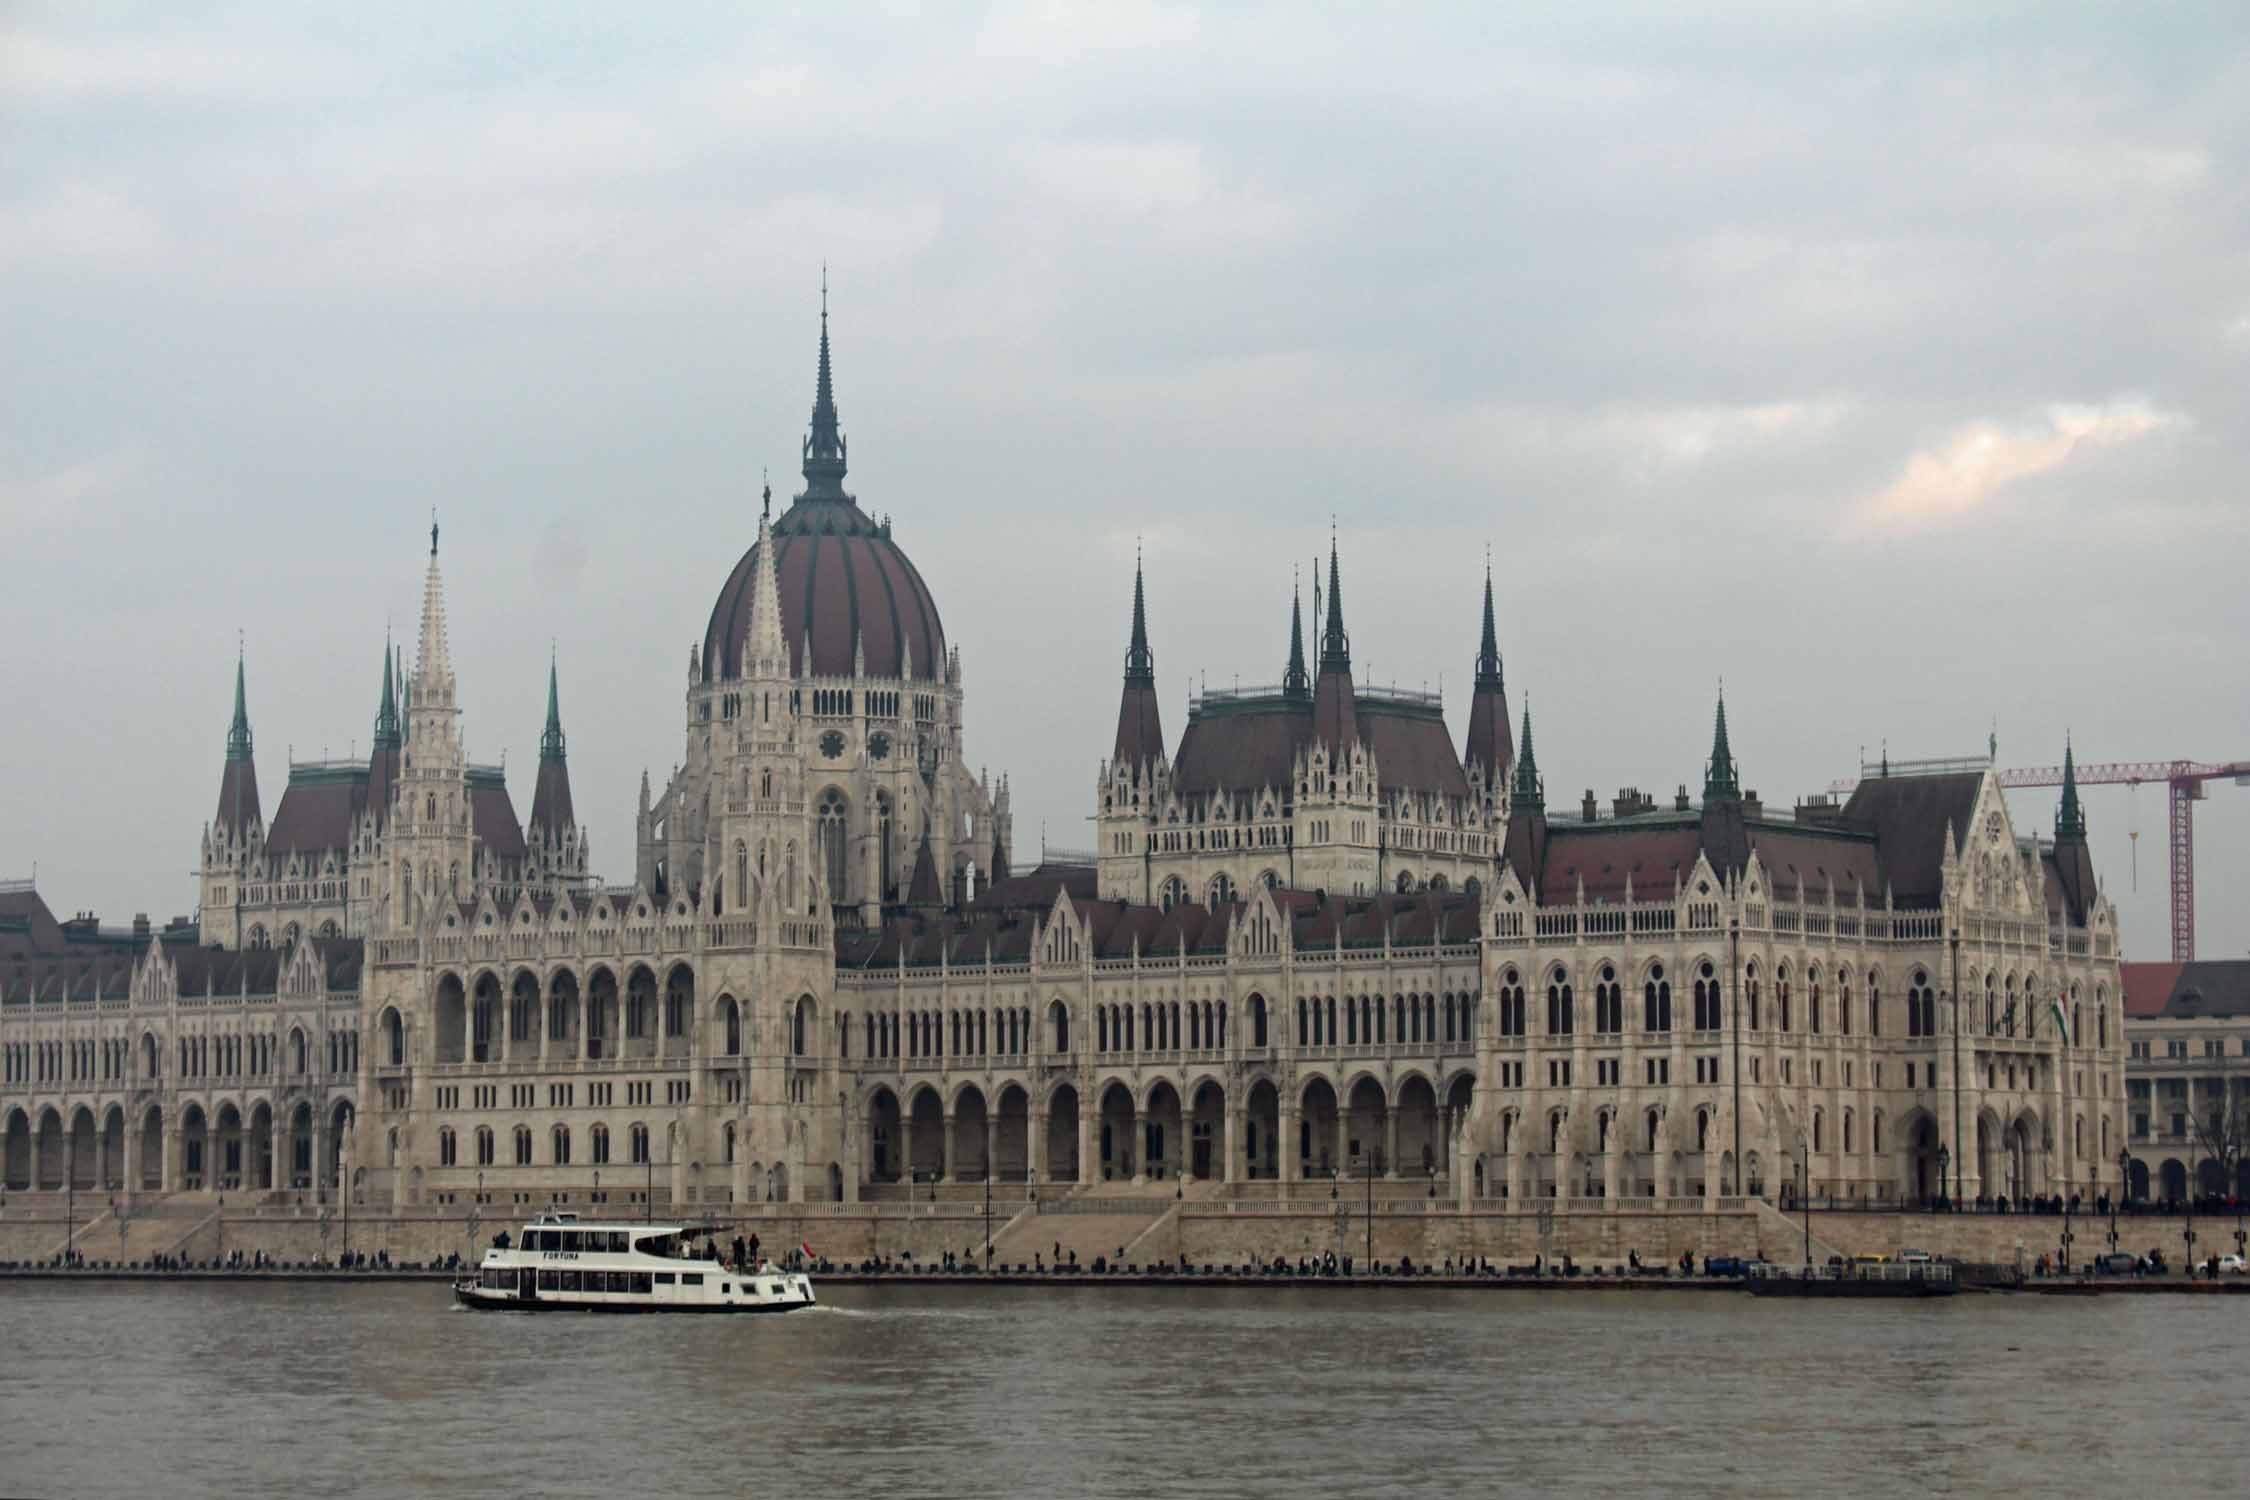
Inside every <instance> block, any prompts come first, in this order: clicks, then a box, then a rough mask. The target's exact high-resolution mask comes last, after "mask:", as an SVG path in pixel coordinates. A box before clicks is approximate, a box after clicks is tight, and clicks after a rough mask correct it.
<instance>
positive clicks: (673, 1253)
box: [634, 1234, 680, 1260]
mask: <svg viewBox="0 0 2250 1500" xmlns="http://www.w3.org/2000/svg"><path fill="white" fill-rule="evenodd" d="M634 1248H636V1249H638V1250H639V1251H640V1252H641V1254H643V1255H653V1256H655V1257H656V1258H657V1259H659V1260H678V1259H679V1258H680V1242H679V1240H678V1238H677V1237H676V1236H673V1235H669V1234H652V1235H647V1236H644V1237H643V1238H642V1239H641V1240H640V1241H639V1243H638V1244H637V1245H636V1246H635V1247H634Z"/></svg>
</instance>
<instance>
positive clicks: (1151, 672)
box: [1125, 548, 1156, 687]
mask: <svg viewBox="0 0 2250 1500" xmlns="http://www.w3.org/2000/svg"><path fill="white" fill-rule="evenodd" d="M1125 681H1126V683H1127V684H1128V685H1130V686H1136V687H1153V686H1155V684H1156V653H1154V652H1153V651H1151V650H1149V649H1148V602H1147V598H1146V595H1145V593H1144V592H1143V589H1142V587H1141V556H1140V552H1139V550H1138V549H1137V548H1136V549H1135V550H1134V553H1133V643H1132V645H1131V646H1130V647H1128V648H1127V649H1126V652H1125Z"/></svg>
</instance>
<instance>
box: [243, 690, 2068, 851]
mask: <svg viewBox="0 0 2250 1500" xmlns="http://www.w3.org/2000/svg"><path fill="white" fill-rule="evenodd" d="M240 711H241V710H240V709H237V710H236V712H237V713H239V712H240ZM2085 842H2086V809H2085V808H2084V807H2083V806H2082V805H2080V803H2079V800H2078V754H2077V750H2076V748H2075V747H2074V746H2072V744H2071V742H2070V738H2069V736H2067V735H2066V736H2064V738H2063V784H2062V806H2061V807H2060V808H2059V809H2057V810H2056V812H2055V843H2056V844H2057V845H2062V844H2066V843H2070V844H2083V843H2085Z"/></svg>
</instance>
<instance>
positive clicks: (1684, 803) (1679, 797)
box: [1672, 781, 1688, 812]
mask: <svg viewBox="0 0 2250 1500" xmlns="http://www.w3.org/2000/svg"><path fill="white" fill-rule="evenodd" d="M1687 810H1688V800H1687V783H1686V782H1684V781H1683V782H1681V783H1680V789H1679V791H1677V792H1675V793H1673V795H1672V811H1674V812H1686V811H1687Z"/></svg>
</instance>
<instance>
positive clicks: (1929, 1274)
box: [1750, 1260, 1953, 1281]
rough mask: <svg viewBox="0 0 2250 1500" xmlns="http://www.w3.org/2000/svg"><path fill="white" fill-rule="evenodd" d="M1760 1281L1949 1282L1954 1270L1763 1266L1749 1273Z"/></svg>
mask: <svg viewBox="0 0 2250 1500" xmlns="http://www.w3.org/2000/svg"><path fill="white" fill-rule="evenodd" d="M1750 1274H1751V1275H1752V1276H1753V1277H1755V1278H1758V1279H1760V1280H1786V1281H1951V1280H1952V1279H1953V1267H1952V1266H1950V1265H1948V1264H1946V1263H1945V1262H1943V1261H1897V1260H1891V1261H1882V1262H1879V1263H1875V1264H1860V1265H1847V1266H1806V1265H1794V1266H1791V1265H1771V1264H1768V1265H1762V1266H1755V1267H1753V1268H1752V1269H1751V1273H1750Z"/></svg>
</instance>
